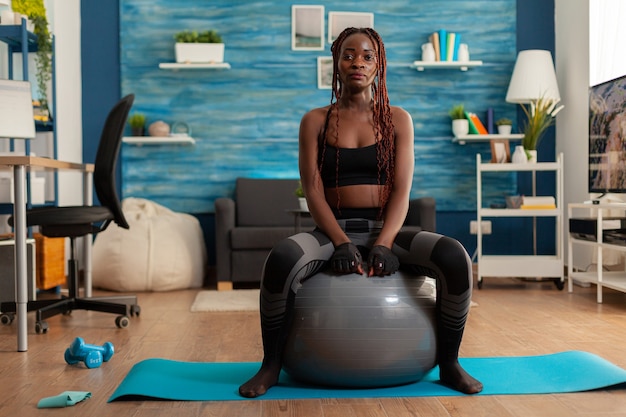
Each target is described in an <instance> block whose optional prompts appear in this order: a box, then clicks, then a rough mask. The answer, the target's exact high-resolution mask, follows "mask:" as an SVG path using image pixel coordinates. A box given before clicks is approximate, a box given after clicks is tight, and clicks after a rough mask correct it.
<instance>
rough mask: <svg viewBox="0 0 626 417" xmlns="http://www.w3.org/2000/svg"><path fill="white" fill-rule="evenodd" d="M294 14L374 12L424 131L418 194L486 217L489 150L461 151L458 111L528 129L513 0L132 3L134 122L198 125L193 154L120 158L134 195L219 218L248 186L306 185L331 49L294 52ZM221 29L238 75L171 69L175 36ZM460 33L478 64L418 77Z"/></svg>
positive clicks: (124, 18) (124, 60) (126, 25)
mask: <svg viewBox="0 0 626 417" xmlns="http://www.w3.org/2000/svg"><path fill="white" fill-rule="evenodd" d="M291 4H319V5H323V6H324V7H325V13H324V16H325V27H326V30H327V29H328V12H331V11H349V12H373V13H374V28H375V29H376V30H377V31H378V32H379V33H380V34H381V36H382V37H383V40H384V41H385V47H386V50H387V60H388V64H389V71H388V86H389V95H390V99H391V102H392V104H394V105H399V106H402V107H404V108H405V109H406V110H408V111H409V112H410V113H411V115H412V116H413V120H414V123H415V155H416V167H415V168H416V169H415V180H414V185H413V191H412V195H413V196H414V197H416V196H422V195H431V196H434V197H435V198H436V199H437V207H438V210H442V211H467V210H472V211H473V210H475V208H476V200H475V196H476V189H475V185H476V178H475V154H476V153H477V152H480V153H481V154H483V158H489V157H490V150H489V145H488V144H471V145H465V146H461V145H458V144H454V143H452V141H451V131H450V119H449V117H448V110H449V109H450V107H452V105H454V104H457V103H464V104H465V106H466V108H467V109H468V110H469V111H474V112H476V113H478V114H479V115H483V118H484V112H485V111H486V109H487V108H488V107H493V108H494V110H495V113H496V117H509V118H511V119H513V120H515V119H516V114H517V113H516V108H515V106H514V105H512V104H507V103H505V102H504V96H505V94H506V89H507V86H508V82H509V78H510V75H511V71H512V69H513V64H514V62H515V55H516V45H515V42H516V40H515V39H516V35H515V33H516V3H515V0H482V1H477V0H412V1H408V0H388V1H385V2H379V1H372V0H362V1H327V2H319V3H315V2H311V1H304V2H298V1H294V2H292V3H287V2H268V1H254V0H240V1H237V2H232V1H226V0H212V1H210V2H207V1H204V0H177V1H175V2H174V1H170V0H167V1H166V0H120V49H121V51H120V53H121V79H122V93H123V94H128V93H131V92H132V93H135V94H136V101H135V105H134V108H133V111H138V112H142V113H145V114H146V115H147V117H148V123H151V122H153V121H156V120H164V121H166V122H167V123H170V124H172V123H174V122H176V121H184V122H186V123H187V124H188V125H189V126H190V128H191V130H192V136H193V137H194V138H195V139H196V145H195V146H174V145H163V146H132V145H124V147H123V149H122V175H123V190H122V194H123V196H124V197H129V196H133V197H142V198H148V199H151V200H153V201H156V202H158V203H160V204H163V205H165V206H167V207H169V208H171V209H173V210H176V211H183V212H189V213H206V212H212V211H213V203H214V201H215V199H216V198H218V197H221V196H230V195H232V192H233V189H234V180H235V178H237V177H240V176H254V177H276V178H278V177H282V178H297V177H298V165H297V153H298V144H297V136H298V125H299V121H300V118H301V117H302V115H303V114H304V113H305V112H306V111H307V110H309V109H311V108H313V107H318V106H325V105H327V104H328V103H329V102H330V90H327V89H318V88H317V57H318V56H330V45H329V44H328V43H327V42H325V46H324V50H323V51H292V50H291ZM183 29H196V30H202V29H216V30H217V31H219V32H220V34H221V35H222V36H223V39H224V42H225V44H226V52H225V61H227V62H228V63H230V65H231V67H232V68H231V69H230V70H191V71H167V70H162V69H159V67H158V65H159V63H161V62H173V61H174V39H173V34H174V33H175V32H177V31H179V30H183ZM439 29H446V30H448V31H453V32H457V33H460V34H461V36H462V42H464V43H467V44H468V45H469V49H470V54H471V58H472V60H482V61H483V62H484V65H483V66H481V67H477V68H472V69H470V70H469V71H467V72H461V71H459V70H426V71H424V72H417V71H416V70H415V69H411V68H410V67H409V65H410V63H411V62H413V61H414V60H416V59H419V58H420V55H421V53H420V51H421V49H420V45H421V44H422V43H424V42H426V41H427V38H428V36H429V34H430V33H432V32H433V31H436V30H439ZM486 188H487V190H486V198H487V199H488V200H489V199H492V200H497V199H502V196H503V195H504V194H506V193H509V194H510V193H514V190H515V188H516V187H515V178H514V177H513V176H511V177H509V178H506V179H504V180H503V178H502V176H499V177H497V178H493V179H488V180H487V184H486Z"/></svg>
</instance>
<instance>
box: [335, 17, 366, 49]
mask: <svg viewBox="0 0 626 417" xmlns="http://www.w3.org/2000/svg"><path fill="white" fill-rule="evenodd" d="M349 27H355V28H372V29H374V13H368V12H328V43H333V42H334V41H335V39H337V36H339V34H340V33H341V32H342V31H343V30H344V29H345V28H349Z"/></svg>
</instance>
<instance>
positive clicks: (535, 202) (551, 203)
mask: <svg viewBox="0 0 626 417" xmlns="http://www.w3.org/2000/svg"><path fill="white" fill-rule="evenodd" d="M520 208H521V209H522V210H550V209H555V208H556V202H555V200H554V197H553V196H539V197H528V196H523V197H522V205H521V206H520Z"/></svg>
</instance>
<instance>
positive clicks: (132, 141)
mask: <svg viewBox="0 0 626 417" xmlns="http://www.w3.org/2000/svg"><path fill="white" fill-rule="evenodd" d="M122 142H124V143H128V144H129V145H194V144H195V143H196V140H195V139H194V138H192V137H191V136H183V135H180V136H177V135H172V136H125V137H123V138H122Z"/></svg>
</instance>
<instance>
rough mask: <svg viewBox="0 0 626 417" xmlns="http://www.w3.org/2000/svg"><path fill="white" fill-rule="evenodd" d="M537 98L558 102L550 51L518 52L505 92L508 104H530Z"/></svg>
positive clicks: (531, 50) (557, 88) (532, 50)
mask: <svg viewBox="0 0 626 417" xmlns="http://www.w3.org/2000/svg"><path fill="white" fill-rule="evenodd" d="M539 98H545V99H553V100H557V101H558V100H560V99H561V96H560V95H559V86H558V85H557V82H556V72H555V71H554V63H553V62H552V55H551V54H550V51H544V50H539V49H530V50H527V51H520V53H519V54H518V55H517V61H515V67H514V68H513V75H512V76H511V82H510V83H509V89H508V91H507V92H506V101H507V102H509V103H530V102H531V101H535V100H537V99H539Z"/></svg>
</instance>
